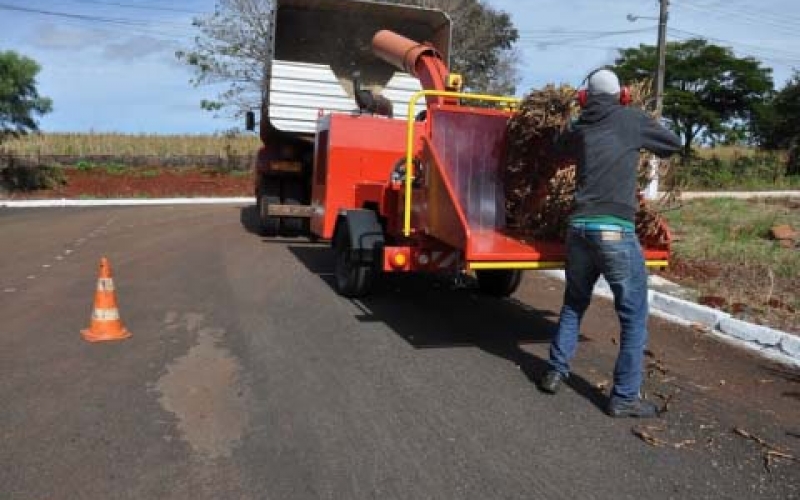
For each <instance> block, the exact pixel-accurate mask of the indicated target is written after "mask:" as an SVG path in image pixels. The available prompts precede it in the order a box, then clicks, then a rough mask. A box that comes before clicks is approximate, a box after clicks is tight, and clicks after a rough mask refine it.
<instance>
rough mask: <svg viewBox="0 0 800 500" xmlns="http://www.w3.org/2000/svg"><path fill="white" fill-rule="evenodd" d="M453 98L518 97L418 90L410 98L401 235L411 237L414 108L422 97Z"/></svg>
mask: <svg viewBox="0 0 800 500" xmlns="http://www.w3.org/2000/svg"><path fill="white" fill-rule="evenodd" d="M427 96H434V97H453V98H456V99H471V100H473V101H489V102H508V103H515V104H517V103H519V102H520V101H521V100H522V99H520V98H518V97H503V96H496V95H483V94H465V93H462V92H449V91H444V90H420V91H419V92H416V93H415V94H414V95H412V96H411V99H410V100H409V102H408V117H407V119H408V132H407V136H406V205H405V207H403V234H404V235H405V236H411V184H412V182H413V180H414V179H413V177H414V169H413V168H412V163H414V123H415V122H414V107H415V106H416V104H417V101H419V100H420V99H421V98H422V97H427Z"/></svg>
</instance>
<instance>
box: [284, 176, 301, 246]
mask: <svg viewBox="0 0 800 500" xmlns="http://www.w3.org/2000/svg"><path fill="white" fill-rule="evenodd" d="M281 184H282V186H281V192H282V193H281V203H283V204H284V205H303V199H304V198H305V187H304V186H303V183H302V181H300V180H298V179H284V180H283V182H282V183H281ZM281 232H282V233H283V234H284V235H285V236H300V235H302V234H305V233H307V232H308V219H306V218H304V217H281Z"/></svg>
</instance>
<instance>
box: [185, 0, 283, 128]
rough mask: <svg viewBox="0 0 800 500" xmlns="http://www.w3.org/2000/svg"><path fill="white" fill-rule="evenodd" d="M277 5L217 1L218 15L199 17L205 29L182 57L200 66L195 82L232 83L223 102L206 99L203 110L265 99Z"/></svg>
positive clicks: (265, 0) (241, 107)
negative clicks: (274, 13) (272, 16)
mask: <svg viewBox="0 0 800 500" xmlns="http://www.w3.org/2000/svg"><path fill="white" fill-rule="evenodd" d="M272 6H273V5H272V0H217V4H216V7H215V9H214V13H213V14H211V15H208V16H205V17H198V18H196V19H194V21H193V22H192V24H193V25H194V26H195V27H197V28H198V29H199V31H200V35H199V36H197V37H196V38H195V40H194V43H195V46H194V48H193V49H192V50H191V51H188V52H187V51H178V52H177V53H176V56H177V57H178V59H180V60H182V61H184V62H185V63H187V64H189V65H190V66H192V67H193V68H194V69H195V75H196V76H195V78H194V79H193V80H192V83H193V84H194V85H210V84H219V83H221V84H226V85H228V88H227V90H225V91H224V92H222V93H221V94H220V95H219V96H218V100H217V101H208V100H203V101H202V102H201V103H200V105H201V107H202V108H203V109H206V110H209V111H217V110H220V109H222V108H223V107H232V108H233V109H235V110H237V113H240V112H243V111H246V110H249V109H252V108H254V107H257V106H259V105H260V104H261V103H262V102H264V99H265V97H266V92H267V78H268V75H269V67H268V61H269V60H270V59H271V57H272V55H271V47H270V40H271V39H272V28H271V25H270V21H271V14H270V11H271V10H272Z"/></svg>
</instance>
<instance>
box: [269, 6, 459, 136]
mask: <svg viewBox="0 0 800 500" xmlns="http://www.w3.org/2000/svg"><path fill="white" fill-rule="evenodd" d="M273 26H275V29H274V30H273V40H272V47H273V50H272V60H271V61H269V62H268V64H269V67H270V69H269V84H268V85H269V86H268V94H267V106H266V109H264V113H263V114H264V116H266V117H268V122H267V121H265V122H264V123H265V124H266V123H269V124H270V125H271V126H272V127H273V128H275V129H277V130H280V131H283V132H290V133H301V134H312V133H314V132H315V131H316V122H317V118H318V115H319V112H320V110H322V111H324V112H326V113H329V112H345V113H348V112H353V111H355V110H356V104H355V100H354V97H353V82H352V78H353V73H354V72H356V71H358V72H360V74H361V80H362V83H363V85H364V87H366V88H368V89H370V90H373V91H374V92H376V93H381V94H383V95H384V96H385V97H387V98H388V99H389V100H390V101H392V104H393V105H394V111H395V116H398V117H404V116H405V115H406V111H407V106H408V100H409V97H410V96H411V95H412V94H413V93H414V92H416V91H418V90H419V89H420V84H419V81H418V80H417V79H416V78H412V77H410V76H409V75H408V74H406V73H404V72H401V71H398V70H396V69H395V68H394V67H392V66H391V65H389V64H388V63H386V62H384V61H382V60H381V59H379V58H378V57H376V56H375V55H374V54H373V52H372V48H371V41H372V37H373V35H374V34H375V32H377V31H379V30H381V29H391V30H394V31H396V32H398V33H401V34H403V35H405V36H408V37H411V38H413V39H415V40H420V41H426V42H429V43H431V44H432V45H433V46H434V47H436V49H437V50H438V51H439V52H440V53H441V54H443V55H444V57H445V58H446V57H447V54H448V53H449V50H450V20H449V18H448V17H447V16H446V15H445V14H444V13H442V12H441V11H438V10H431V9H424V8H417V7H410V6H407V5H394V4H385V3H376V2H365V1H358V0H276V1H275V9H274V11H273Z"/></svg>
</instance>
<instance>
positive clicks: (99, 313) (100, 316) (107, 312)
mask: <svg viewBox="0 0 800 500" xmlns="http://www.w3.org/2000/svg"><path fill="white" fill-rule="evenodd" d="M92 319H96V320H98V321H113V320H117V319H119V310H117V309H116V308H114V309H95V310H94V311H93V312H92Z"/></svg>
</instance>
